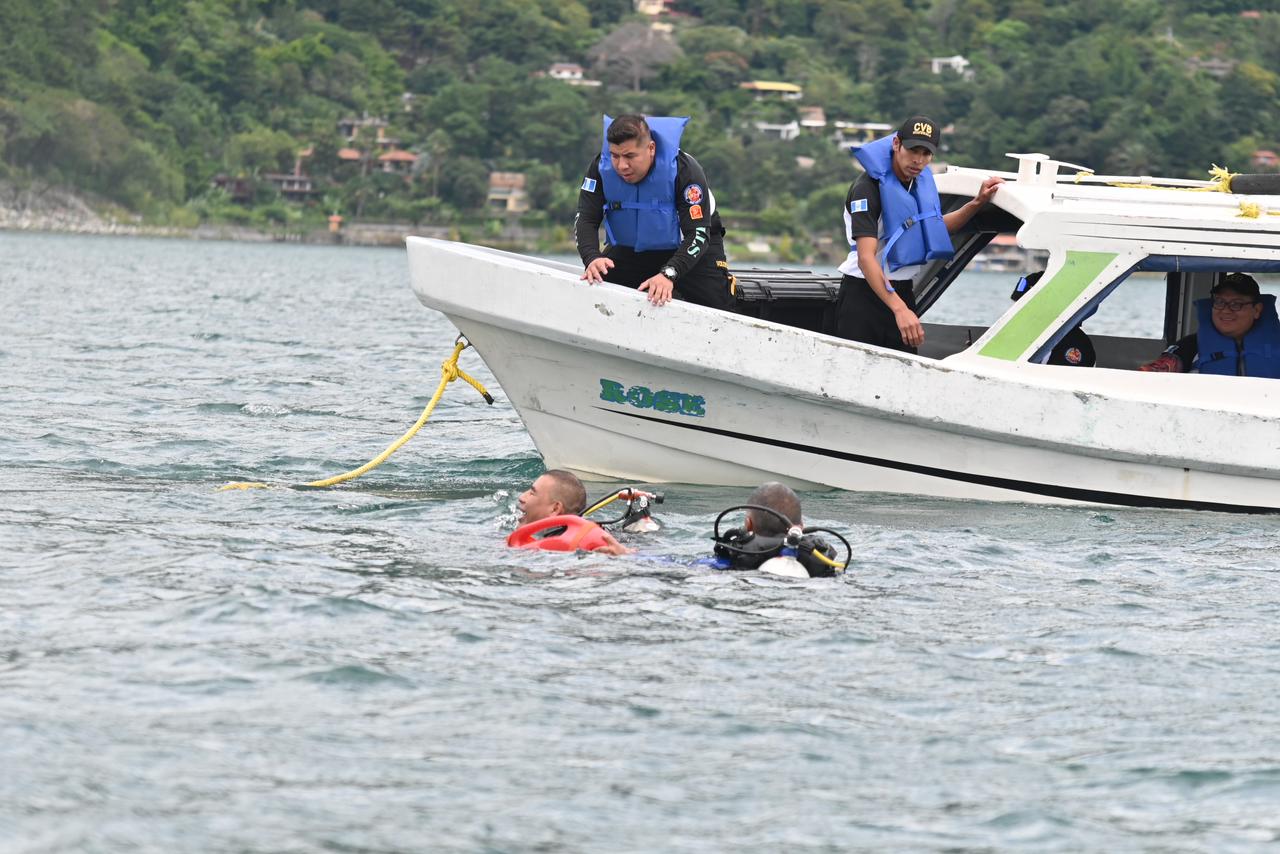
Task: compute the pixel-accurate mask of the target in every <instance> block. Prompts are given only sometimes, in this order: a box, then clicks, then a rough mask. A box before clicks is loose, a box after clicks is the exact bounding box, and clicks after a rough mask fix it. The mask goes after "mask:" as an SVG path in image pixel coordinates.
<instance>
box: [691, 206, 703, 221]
mask: <svg viewBox="0 0 1280 854" xmlns="http://www.w3.org/2000/svg"><path fill="white" fill-rule="evenodd" d="M689 219H702V205H690V206H689Z"/></svg>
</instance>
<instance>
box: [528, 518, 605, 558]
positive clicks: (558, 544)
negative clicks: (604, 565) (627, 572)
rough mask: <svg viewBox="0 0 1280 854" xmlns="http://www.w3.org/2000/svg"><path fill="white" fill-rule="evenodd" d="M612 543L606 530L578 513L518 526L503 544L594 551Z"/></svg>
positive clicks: (554, 550)
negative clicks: (549, 532) (552, 532)
mask: <svg viewBox="0 0 1280 854" xmlns="http://www.w3.org/2000/svg"><path fill="white" fill-rule="evenodd" d="M554 528H564V530H563V531H561V532H560V533H558V534H551V535H549V536H546V537H539V536H538V534H540V533H542V532H543V531H548V530H552V529H554ZM614 542H616V541H615V540H614V539H613V537H612V536H610V535H609V532H608V531H606V530H605V529H604V528H601V527H600V526H599V525H597V524H596V523H595V522H592V521H590V520H589V519H583V518H582V517H581V516H548V517H547V518H546V519H539V520H538V521H537V522H530V523H529V524H527V525H521V526H520V527H519V528H516V529H515V530H514V531H512V532H511V535H510V536H509V537H507V545H508V546H511V547H512V548H514V549H544V550H546V551H552V552H572V551H577V550H578V549H582V550H583V551H588V552H590V551H595V550H596V549H598V548H600V547H602V546H608V545H612V544H613V543H614Z"/></svg>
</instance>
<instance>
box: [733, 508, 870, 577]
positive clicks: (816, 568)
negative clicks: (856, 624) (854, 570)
mask: <svg viewBox="0 0 1280 854" xmlns="http://www.w3.org/2000/svg"><path fill="white" fill-rule="evenodd" d="M735 510H757V511H761V512H764V513H768V514H770V515H772V516H774V517H776V518H777V519H779V520H780V521H781V522H782V523H783V524H784V525H786V526H787V532H786V533H785V534H783V535H782V536H780V537H767V536H762V535H760V534H756V533H755V532H754V531H748V530H747V529H746V528H729V529H728V530H726V531H724V533H721V531H720V522H721V521H722V520H723V519H724V517H725V516H727V515H728V514H730V513H732V512H733V511H735ZM819 532H821V533H824V534H830V535H831V536H833V537H835V538H836V539H837V540H839V541H840V542H841V543H843V544H844V549H845V555H844V560H843V561H841V560H839V559H838V558H837V552H836V549H835V547H834V546H832V545H831V544H829V543H828V542H827V541H826V540H825V539H824V538H822V537H819V536H817V534H818V533H819ZM712 537H713V538H714V539H715V549H714V550H715V554H716V557H717V558H719V561H718V562H717V568H719V569H728V570H751V569H754V570H759V571H761V572H768V573H770V574H772V575H782V576H787V577H790V578H830V577H832V576H835V575H839V574H840V573H842V572H844V571H845V570H846V569H848V567H849V561H850V559H851V558H852V556H853V549H852V548H851V547H850V545H849V541H848V540H846V539H845V538H844V537H842V536H841V535H840V534H839V533H837V532H835V531H833V530H831V529H830V528H822V527H818V526H814V525H811V526H808V527H805V528H801V527H800V526H799V525H792V524H791V520H790V519H788V518H787V517H786V516H784V515H782V514H781V513H779V512H778V511H777V510H774V509H772V508H769V507H761V506H759V505H755V504H740V505H738V506H736V507H730V508H729V509H727V510H725V511H723V512H722V513H721V514H720V515H719V516H717V517H716V523H715V528H714V531H713V533H712Z"/></svg>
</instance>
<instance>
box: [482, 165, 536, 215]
mask: <svg viewBox="0 0 1280 854" xmlns="http://www.w3.org/2000/svg"><path fill="white" fill-rule="evenodd" d="M485 207H487V208H488V209H489V210H491V211H494V212H496V213H505V214H522V213H525V212H526V211H528V210H529V193H528V191H527V190H526V189H525V174H524V173H523V172H490V173H489V194H488V196H486V198H485Z"/></svg>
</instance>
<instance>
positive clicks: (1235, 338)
mask: <svg viewBox="0 0 1280 854" xmlns="http://www.w3.org/2000/svg"><path fill="white" fill-rule="evenodd" d="M1196 313H1197V315H1198V316H1199V320H1200V324H1199V330H1198V331H1197V332H1195V333H1192V334H1191V335H1188V336H1186V337H1185V338H1182V339H1181V340H1179V341H1178V342H1177V343H1176V344H1174V345H1173V346H1171V347H1169V348H1168V349H1167V350H1165V351H1164V353H1162V354H1161V355H1160V357H1159V358H1158V359H1156V360H1154V361H1151V362H1147V363H1146V364H1145V365H1142V366H1141V367H1140V368H1138V370H1140V371H1163V372H1172V373H1180V372H1185V371H1190V370H1193V369H1194V370H1198V371H1199V372H1200V373H1202V374H1223V375H1226V376H1239V377H1270V378H1272V379H1280V318H1278V317H1277V315H1276V298H1275V297H1274V296H1272V295H1271V294H1263V293H1261V292H1260V291H1259V290H1258V283H1257V281H1255V280H1254V278H1253V277H1252V276H1250V275H1248V274H1246V273H1228V274H1227V275H1225V276H1223V277H1222V280H1221V281H1220V282H1218V283H1217V284H1216V285H1214V286H1213V290H1212V291H1210V296H1209V297H1207V298H1206V299H1200V300H1196Z"/></svg>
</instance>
